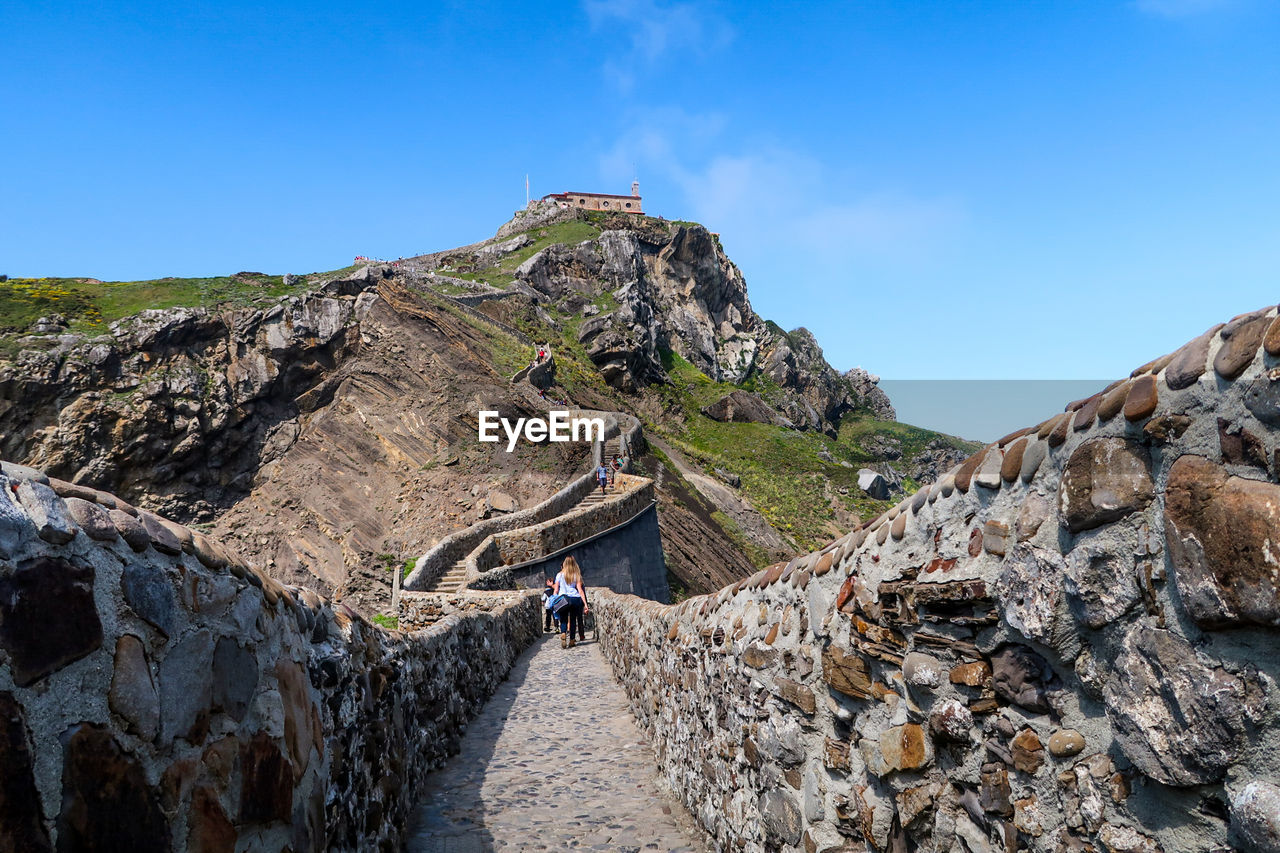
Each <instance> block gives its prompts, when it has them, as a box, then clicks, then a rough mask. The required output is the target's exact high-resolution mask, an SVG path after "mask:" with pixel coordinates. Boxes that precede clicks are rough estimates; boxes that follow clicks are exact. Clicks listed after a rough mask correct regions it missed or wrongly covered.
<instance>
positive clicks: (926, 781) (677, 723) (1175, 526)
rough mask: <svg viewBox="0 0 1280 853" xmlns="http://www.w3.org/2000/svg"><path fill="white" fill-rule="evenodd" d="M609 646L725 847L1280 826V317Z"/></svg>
mask: <svg viewBox="0 0 1280 853" xmlns="http://www.w3.org/2000/svg"><path fill="white" fill-rule="evenodd" d="M1275 314H1276V312H1275V311H1274V310H1264V311H1262V312H1258V313H1256V314H1251V315H1244V316H1242V317H1239V318H1236V319H1235V320H1233V321H1232V322H1231V323H1229V324H1226V325H1225V326H1216V327H1214V328H1213V329H1211V330H1209V331H1208V332H1207V333H1206V334H1205V335H1204V336H1202V337H1201V338H1198V339H1197V340H1195V341H1193V342H1191V343H1190V344H1188V345H1187V346H1186V347H1184V348H1183V349H1181V350H1179V351H1178V352H1176V353H1173V354H1170V355H1169V356H1166V357H1164V358H1162V359H1159V360H1157V361H1155V362H1152V363H1150V364H1148V365H1144V366H1143V367H1142V368H1139V369H1138V370H1137V371H1135V372H1134V374H1133V376H1132V377H1131V378H1129V379H1127V380H1124V381H1122V382H1119V383H1116V384H1114V385H1113V386H1111V387H1109V388H1108V389H1106V390H1105V391H1104V392H1102V393H1100V394H1098V395H1095V396H1094V397H1091V398H1089V399H1087V400H1082V401H1078V402H1076V403H1073V404H1071V405H1070V406H1068V407H1067V411H1065V412H1064V413H1062V414H1060V415H1057V416H1055V417H1053V418H1050V419H1049V420H1048V421H1045V422H1044V423H1043V424H1040V425H1038V426H1037V427H1033V428H1031V429H1030V430H1025V431H1021V432H1019V433H1015V434H1014V435H1011V436H1009V437H1007V438H1005V439H1003V440H1001V441H1000V442H997V443H996V444H993V445H990V446H988V447H987V448H985V449H983V450H982V451H980V452H979V453H978V454H976V455H975V456H973V457H972V458H971V459H969V460H967V461H966V462H964V463H963V464H962V465H960V466H959V467H958V468H957V469H956V470H954V471H952V472H951V473H949V474H948V475H947V476H945V477H944V478H942V479H941V480H939V481H938V483H936V484H935V485H934V486H932V487H929V488H926V489H925V490H922V491H921V492H920V493H918V494H916V495H914V496H912V497H910V498H908V499H907V500H905V501H904V502H903V503H902V504H900V505H899V506H897V507H895V508H894V509H892V510H890V511H889V512H887V513H886V514H884V515H883V516H881V517H880V518H877V519H875V520H873V521H871V522H868V523H867V524H866V525H864V526H863V527H862V528H860V529H858V530H856V531H854V532H852V533H850V534H849V535H847V536H845V537H843V538H842V539H840V540H837V541H835V542H833V543H831V544H830V545H828V546H826V547H825V548H823V549H822V550H820V551H818V552H815V553H813V554H810V555H807V556H805V557H802V558H797V559H796V560H793V561H792V562H791V563H789V564H786V565H781V564H780V565H776V566H773V567H770V568H769V569H767V570H762V571H761V572H759V573H757V574H756V575H754V576H752V577H751V578H749V579H747V580H745V581H741V582H739V583H737V584H735V585H733V586H732V587H729V588H726V589H724V590H722V591H720V592H719V593H717V594H713V595H708V596H700V597H696V598H693V599H690V600H688V601H685V602H683V603H681V604H680V605H678V606H662V605H658V604H654V603H652V602H646V601H641V600H638V599H634V598H629V597H625V596H616V595H611V594H607V593H601V594H598V595H597V597H596V602H595V607H596V610H597V613H598V614H599V616H600V619H601V627H602V640H601V643H602V647H603V649H604V651H605V653H606V655H607V656H608V657H609V659H610V660H611V662H612V664H613V666H614V669H615V672H616V674H617V676H618V679H619V681H620V682H621V683H622V684H623V685H624V687H625V688H626V689H627V691H628V693H629V695H630V698H631V703H632V708H633V710H634V712H635V714H636V716H637V718H638V719H639V721H640V722H641V724H642V725H643V726H644V727H645V728H646V729H647V731H648V732H649V734H650V735H651V736H652V737H653V740H654V744H655V747H656V750H657V753H658V757H659V761H660V763H661V766H662V769H663V771H664V772H665V774H666V776H667V778H668V780H669V781H670V783H671V785H672V787H673V789H674V790H677V791H680V792H682V793H683V796H684V798H685V801H686V803H687V804H688V806H689V808H690V810H691V811H692V812H693V813H694V815H695V816H696V817H697V818H698V819H699V820H700V822H701V823H702V824H703V826H704V827H705V828H706V829H707V831H708V832H710V833H711V834H712V835H713V836H714V837H715V838H716V840H717V843H718V846H719V849H723V850H744V851H763V850H784V851H798V850H805V851H837V850H849V851H853V850H858V851H863V850H877V851H893V852H894V853H899V851H908V850H913V849H919V850H937V851H970V853H977V851H1012V850H1035V851H1046V853H1049V852H1050V851H1052V852H1053V853H1057V852H1058V851H1097V853H1102V851H1107V853H1152V852H1153V851H1161V850H1163V851H1170V853H1172V851H1227V850H1229V849H1235V850H1244V851H1276V850H1280V787H1277V786H1278V785H1280V694H1278V692H1277V687H1276V683H1277V679H1278V678H1280V631H1277V628H1278V627H1280V580H1278V579H1277V578H1278V574H1280V572H1278V570H1277V565H1278V563H1280V558H1278V557H1277V556H1276V553H1277V549H1278V548H1280V486H1278V485H1277V484H1276V483H1277V474H1278V473H1280V472H1278V471H1277V467H1280V429H1277V427H1280V321H1277V320H1276V319H1275Z"/></svg>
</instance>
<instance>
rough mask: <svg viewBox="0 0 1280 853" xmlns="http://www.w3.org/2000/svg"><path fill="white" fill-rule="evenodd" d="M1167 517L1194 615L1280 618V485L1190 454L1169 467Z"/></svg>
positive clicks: (1215, 619)
mask: <svg viewBox="0 0 1280 853" xmlns="http://www.w3.org/2000/svg"><path fill="white" fill-rule="evenodd" d="M1165 524H1166V526H1167V529H1168V533H1169V551H1170V554H1171V556H1172V558H1173V567H1174V576H1175V577H1176V578H1177V581H1178V591H1179V592H1180V593H1181V595H1182V600H1183V602H1184V603H1185V605H1186V607H1187V610H1188V612H1189V613H1190V614H1191V618H1193V619H1195V620H1196V622H1197V623H1199V624H1201V625H1204V626H1206V627H1224V626H1229V625H1245V624H1255V625H1270V626H1272V627H1278V626H1280V550H1277V549H1278V548H1280V486H1277V485H1275V484H1273V483H1265V482H1259V481H1257V480H1247V479H1244V478H1243V477H1232V476H1230V475H1228V473H1227V471H1226V469H1225V468H1223V466H1221V465H1219V464H1217V463H1214V462H1210V461H1209V460H1208V459H1205V458H1204V457H1201V456H1183V457H1181V458H1180V459H1178V461H1177V462H1175V463H1174V465H1173V467H1172V468H1171V469H1170V471H1169V486H1168V492H1167V497H1166V499H1165Z"/></svg>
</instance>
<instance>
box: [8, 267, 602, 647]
mask: <svg viewBox="0 0 1280 853" xmlns="http://www.w3.org/2000/svg"><path fill="white" fill-rule="evenodd" d="M387 272H389V271H387V270H383V269H380V268H376V267H373V268H366V269H364V270H361V271H359V272H357V273H356V274H354V275H352V276H350V277H348V278H344V279H341V280H337V281H333V282H329V283H328V284H324V285H321V284H318V285H317V288H316V290H315V291H314V292H312V293H311V294H309V295H307V296H305V297H288V298H286V299H284V300H283V301H280V302H275V303H271V304H269V305H267V306H263V307H256V308H245V309H239V310H230V309H228V310H226V311H222V312H213V311H206V310H203V309H198V310H192V309H171V310H167V311H150V312H143V313H142V314H141V315H139V316H137V317H135V318H131V319H129V320H126V321H121V322H120V323H118V324H116V326H115V327H114V328H113V332H112V334H111V335H108V336H104V337H103V338H102V339H94V340H78V341H74V342H72V343H69V344H67V345H65V346H59V347H57V348H54V349H49V350H40V351H37V350H32V351H29V352H24V353H22V354H21V355H20V356H19V358H18V359H17V361H16V362H13V363H6V362H0V448H4V452H8V453H11V454H14V455H16V456H17V457H19V458H22V459H24V460H28V461H32V462H34V463H36V464H38V465H40V466H42V467H44V468H46V469H47V470H48V471H50V472H51V473H53V474H55V475H56V476H58V477H61V478H63V480H65V481H69V485H72V486H74V487H76V488H77V489H79V490H80V491H79V492H76V493H75V494H72V493H71V492H68V493H67V494H68V498H69V499H68V501H67V503H66V505H65V506H66V508H67V509H68V510H69V512H70V523H73V524H74V525H75V526H78V527H79V528H80V529H83V530H84V531H85V532H86V534H87V535H90V536H91V537H112V538H113V537H114V536H115V535H117V534H118V535H121V536H123V537H124V538H125V540H126V541H127V542H130V543H137V545H138V547H141V548H147V547H151V544H150V543H151V541H152V536H153V533H155V531H154V530H153V528H155V527H156V526H157V524H158V522H156V521H155V520H153V518H152V517H151V516H149V515H147V514H145V513H144V514H141V515H134V516H129V517H128V518H122V517H121V515H122V514H121V513H120V511H119V510H117V509H114V508H107V507H105V506H99V505H98V503H97V498H96V494H97V490H99V489H109V490H111V491H113V492H115V493H118V494H120V495H122V496H123V497H125V498H126V499H128V500H130V501H133V502H135V503H138V504H140V505H142V506H146V507H148V508H150V509H153V510H155V511H158V512H161V513H162V514H165V515H168V516H170V517H174V518H179V519H182V520H184V521H191V520H199V521H215V523H216V525H217V527H216V530H217V535H218V536H219V538H220V539H221V540H222V541H223V542H224V543H225V544H226V545H227V546H228V547H230V548H231V549H233V550H235V551H236V552H237V553H238V554H240V555H241V556H242V557H244V558H246V559H252V560H253V561H254V563H255V564H256V565H258V566H260V567H262V568H264V569H265V570H267V571H268V572H269V573H270V574H271V575H272V576H274V577H276V578H277V579H280V580H285V581H288V582H301V583H305V584H307V585H309V586H312V587H315V588H317V589H320V590H323V591H325V592H327V593H330V594H339V595H340V596H341V597H342V598H343V600H344V601H345V602H347V603H349V604H350V605H351V606H353V607H356V608H358V609H360V610H361V611H362V612H370V613H371V612H377V611H378V610H385V609H386V607H385V602H386V599H387V598H389V596H390V583H389V580H390V578H389V573H388V572H387V570H386V566H385V565H384V564H382V563H381V561H380V560H379V558H378V555H380V554H387V553H389V554H393V555H397V556H398V557H400V559H403V556H402V555H406V554H411V553H421V552H422V551H424V550H426V548H427V547H429V546H430V544H432V542H433V541H434V539H435V537H438V536H440V535H442V534H444V533H446V532H449V531H450V530H452V529H454V528H457V527H465V526H466V525H467V524H469V523H471V522H472V521H475V520H477V519H479V518H480V516H481V515H482V514H483V513H485V512H486V511H488V509H489V506H488V503H487V502H486V501H485V500H484V499H483V497H482V496H479V499H477V497H478V493H477V492H476V491H474V490H475V489H476V488H478V487H483V488H485V489H486V490H487V489H489V488H491V487H492V486H493V485H494V484H495V481H497V482H501V484H502V491H503V492H505V493H506V494H508V495H509V496H510V497H511V498H513V499H514V500H515V501H516V502H517V503H521V504H525V503H528V504H532V503H537V502H538V500H541V497H542V496H545V495H546V494H548V493H549V492H554V491H555V490H556V489H557V488H559V485H560V484H562V483H563V481H564V479H565V475H566V474H568V473H577V469H578V468H579V467H580V465H581V462H580V451H579V452H577V453H563V454H562V453H560V452H559V451H560V450H561V448H562V446H561V445H556V446H555V447H553V448H551V449H550V450H548V449H547V448H536V449H535V448H531V447H527V446H524V445H521V446H520V447H518V448H517V450H516V452H514V453H511V454H507V453H505V452H504V448H494V447H492V446H489V445H485V446H483V447H479V448H478V447H477V445H476V441H475V436H476V425H475V415H476V412H477V411H478V410H479V409H481V408H492V409H496V410H498V411H500V412H502V413H503V414H504V416H511V417H519V416H527V415H530V414H533V413H534V412H533V410H532V409H531V408H530V403H528V402H525V401H524V400H523V399H522V398H521V397H520V396H519V395H518V394H516V393H515V392H513V389H512V387H511V385H510V383H509V382H508V381H507V377H505V376H500V375H497V374H496V373H495V372H494V370H493V368H492V367H491V366H490V365H489V364H488V363H487V362H486V358H485V356H484V355H482V354H481V353H484V352H487V350H484V349H482V347H481V344H482V342H483V336H482V334H481V332H480V331H479V330H477V328H476V327H475V325H473V324H469V323H467V322H464V321H463V320H462V319H461V318H460V317H459V315H458V313H457V312H453V313H451V312H450V311H449V310H448V308H449V307H456V306H449V305H441V304H437V302H438V301H437V302H430V301H428V300H426V299H425V298H423V296H422V294H420V293H418V292H416V291H414V290H413V289H412V288H411V287H410V286H408V285H407V284H406V282H405V281H404V278H403V276H399V277H397V276H391V277H388V276H387V275H386V273H387ZM534 452H537V453H538V454H539V458H540V461H542V462H543V463H544V464H542V465H539V466H533V465H530V464H528V457H529V455H530V454H532V453H534ZM545 463H549V465H548V464H545ZM49 494H51V492H49V491H48V487H47V486H44V485H42V484H40V483H31V484H27V485H24V486H23V489H22V493H21V494H20V495H19V498H20V501H21V503H22V506H23V508H24V511H25V512H26V513H28V514H29V515H30V516H31V517H32V518H37V519H38V520H39V521H38V523H39V524H40V525H41V529H42V530H43V534H42V535H43V536H44V537H45V538H46V539H48V540H49V541H51V542H56V541H57V540H58V539H60V538H62V539H66V538H69V536H70V534H69V533H68V530H70V529H71V528H68V527H67V526H66V524H67V523H68V522H65V521H64V520H63V519H61V518H59V517H57V516H53V515H50V514H49V513H48V512H46V508H45V507H46V504H47V502H48V500H47V499H48V495H49ZM3 523H4V518H3V516H0V525H2V524H3ZM112 527H114V528H116V529H115V530H111V528H112ZM162 527H163V526H162V525H161V528H162ZM156 535H158V536H159V537H161V538H160V540H158V541H159V542H160V544H159V545H157V546H156V547H159V548H168V549H169V550H170V551H171V552H173V551H176V550H178V549H179V548H180V547H181V543H176V542H171V541H168V540H167V539H166V538H165V537H164V534H163V533H159V534H156ZM133 581H137V582H136V583H135V582H133ZM144 581H146V578H142V577H138V578H134V579H133V580H132V581H131V583H130V585H129V587H128V590H127V593H128V600H129V604H130V606H132V607H135V609H139V608H140V609H139V613H140V614H141V615H143V616H144V618H147V619H152V618H153V617H154V618H156V619H160V620H161V621H159V622H155V621H153V622H152V624H155V625H158V626H159V627H161V628H162V629H164V622H163V619H164V612H165V609H166V608H169V609H171V603H170V602H169V599H168V598H166V597H165V595H164V594H163V592H159V593H158V594H159V595H160V598H158V599H151V598H149V597H148V596H149V595H150V594H151V593H152V592H155V591H157V590H161V589H162V588H161V587H159V586H156V585H154V584H150V585H149V584H147V583H145V582H144Z"/></svg>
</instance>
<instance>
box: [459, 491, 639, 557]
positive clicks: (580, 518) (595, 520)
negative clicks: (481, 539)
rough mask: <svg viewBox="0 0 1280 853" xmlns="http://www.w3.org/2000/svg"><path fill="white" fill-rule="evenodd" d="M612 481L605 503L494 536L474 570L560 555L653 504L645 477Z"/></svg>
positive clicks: (480, 555)
mask: <svg viewBox="0 0 1280 853" xmlns="http://www.w3.org/2000/svg"><path fill="white" fill-rule="evenodd" d="M615 479H616V484H615V485H614V486H613V489H614V492H613V494H612V495H611V496H610V497H609V498H608V499H607V500H605V501H602V502H600V503H597V504H587V505H583V506H578V507H575V508H574V509H573V510H570V511H569V512H567V513H565V514H564V515H561V516H558V517H557V518H553V519H551V520H549V521H544V522H542V523H541V524H534V525H531V526H529V527H521V528H519V529H517V530H509V531H506V532H505V533H499V534H498V535H496V536H494V537H493V545H494V547H492V548H489V549H485V550H484V551H482V552H481V553H480V554H479V555H478V556H477V560H476V570H477V571H479V572H487V571H489V570H490V569H494V568H497V567H498V566H502V565H508V566H511V565H516V564H518V563H527V562H529V561H530V560H534V559H537V558H538V557H542V556H543V555H546V554H551V553H553V552H556V551H562V550H564V549H565V548H567V547H568V546H570V545H572V544H573V543H575V542H580V541H582V540H583V539H587V538H589V537H591V536H594V535H595V534H597V533H600V532H602V531H605V530H609V529H610V528H613V527H616V526H618V525H619V524H622V523H623V522H624V521H628V520H630V519H631V518H633V517H634V516H635V515H636V514H637V513H638V512H640V510H642V509H644V508H645V507H647V506H649V505H650V504H652V503H653V502H654V501H655V500H656V497H655V496H654V490H653V481H652V480H650V479H649V478H648V477H637V476H634V475H631V474H617V475H615Z"/></svg>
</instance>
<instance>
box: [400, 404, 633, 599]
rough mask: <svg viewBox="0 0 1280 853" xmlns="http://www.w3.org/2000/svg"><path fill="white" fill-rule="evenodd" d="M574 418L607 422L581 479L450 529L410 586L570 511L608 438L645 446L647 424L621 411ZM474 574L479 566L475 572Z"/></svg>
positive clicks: (422, 586) (591, 482)
mask: <svg viewBox="0 0 1280 853" xmlns="http://www.w3.org/2000/svg"><path fill="white" fill-rule="evenodd" d="M568 417H569V419H570V421H572V420H573V419H575V418H595V417H599V418H602V419H603V420H604V422H605V433H604V439H605V441H593V442H592V443H591V468H590V470H588V471H587V472H586V473H585V474H583V475H582V476H581V477H579V478H578V479H576V480H574V481H573V482H571V483H570V484H569V485H567V486H565V487H564V488H563V489H561V490H560V491H558V492H556V493H555V494H554V495H552V496H551V497H549V498H547V499H546V500H545V501H543V502H542V503H540V504H538V505H537V506H534V507H530V508H529V509H526V510H521V511H519V512H513V513H509V514H507V515H500V516H497V517H495V518H488V519H485V520H484V521H480V522H477V523H476V524H473V525H471V526H470V527H468V528H466V529H464V530H459V531H457V532H455V533H450V534H449V535H448V536H446V537H445V538H443V539H441V540H440V541H439V542H437V543H436V544H435V545H434V546H432V547H431V550H429V551H427V553H425V554H423V555H422V556H421V557H419V558H418V561H417V563H415V564H414V567H413V571H412V572H410V573H409V576H408V577H407V578H405V581H404V588H405V589H406V590H418V591H422V590H426V589H429V588H430V585H431V584H432V583H433V582H434V581H435V579H436V578H438V577H440V576H441V575H443V574H444V573H445V572H446V571H448V570H449V569H450V568H451V567H453V566H454V565H455V564H456V563H458V562H459V561H461V560H464V559H465V560H468V561H474V560H475V559H476V558H477V557H479V556H480V554H478V553H475V552H477V551H479V552H481V553H484V552H487V551H488V550H489V549H490V548H491V547H492V543H490V542H488V541H486V540H488V539H489V537H491V536H495V535H497V534H499V533H503V532H505V531H508V530H517V529H519V528H522V527H528V526H530V525H535V524H541V523H542V522H544V521H547V520H549V519H554V518H555V517H557V516H559V515H561V514H563V513H565V512H567V511H569V510H570V509H572V508H573V507H574V506H576V505H577V504H578V502H579V501H581V500H582V499H583V498H584V497H586V496H587V495H589V494H590V493H591V491H592V490H593V489H595V488H596V478H595V468H596V466H598V465H600V464H601V460H602V459H603V458H604V445H605V442H606V441H607V440H608V439H611V438H614V437H616V436H619V435H620V436H621V437H622V439H623V441H624V442H625V443H626V446H628V447H632V448H642V447H643V446H644V444H643V441H644V439H643V428H642V426H641V424H640V421H639V419H637V418H635V417H633V416H631V415H627V414H623V413H621V412H601V411H596V410H593V409H569V410H568ZM471 576H472V577H473V578H474V576H475V570H474V567H473V570H472V572H471Z"/></svg>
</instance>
